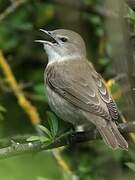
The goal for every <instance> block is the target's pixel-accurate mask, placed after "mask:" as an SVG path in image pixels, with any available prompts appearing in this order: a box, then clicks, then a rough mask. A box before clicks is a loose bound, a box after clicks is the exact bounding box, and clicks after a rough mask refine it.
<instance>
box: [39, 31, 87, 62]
mask: <svg viewBox="0 0 135 180" xmlns="http://www.w3.org/2000/svg"><path fill="white" fill-rule="evenodd" d="M40 30H41V31H42V32H44V33H46V34H47V35H48V36H49V37H50V40H36V42H40V43H43V45H44V49H45V50H46V53H47V55H48V58H49V63H50V62H54V61H62V60H68V59H80V58H82V57H86V47H85V43H84V40H83V39H82V37H81V36H80V35H79V34H78V33H76V32H74V31H71V30H65V29H57V30H54V31H46V30H43V29H40ZM82 59H84V58H82Z"/></svg>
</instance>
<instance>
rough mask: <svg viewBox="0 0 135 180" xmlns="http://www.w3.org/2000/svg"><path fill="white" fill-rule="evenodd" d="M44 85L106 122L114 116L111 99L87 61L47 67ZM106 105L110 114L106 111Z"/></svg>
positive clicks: (100, 79)
mask: <svg viewBox="0 0 135 180" xmlns="http://www.w3.org/2000/svg"><path fill="white" fill-rule="evenodd" d="M73 70H74V71H73ZM93 72H94V73H93ZM46 83H47V85H48V86H49V87H50V88H51V89H52V90H53V91H55V92H56V93H57V94H59V95H60V96H61V97H63V98H64V99H66V100H67V101H68V102H70V103H72V104H73V105H75V106H76V107H78V108H79V109H82V110H84V111H87V112H90V113H93V114H95V115H97V116H100V117H102V118H104V119H106V120H109V119H111V116H112V117H113V116H114V114H113V111H115V110H114V109H113V108H114V107H113V106H111V97H110V95H109V93H108V91H107V89H106V87H105V85H104V81H103V79H102V78H101V77H100V76H99V75H98V74H97V73H96V71H95V70H94V68H93V66H91V65H89V64H88V62H87V61H81V62H79V61H78V62H77V61H76V60H75V61H73V62H72V64H71V62H66V63H64V64H62V63H59V64H55V65H53V66H52V65H49V66H48V67H47V69H46ZM106 104H107V107H109V108H108V109H110V110H109V112H112V114H111V113H109V112H108V110H106V109H107V107H106ZM110 115H111V116H110Z"/></svg>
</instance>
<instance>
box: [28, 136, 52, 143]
mask: <svg viewBox="0 0 135 180" xmlns="http://www.w3.org/2000/svg"><path fill="white" fill-rule="evenodd" d="M26 141H40V142H47V141H49V139H48V138H47V137H45V136H31V137H29V138H28V139H27V140H26Z"/></svg>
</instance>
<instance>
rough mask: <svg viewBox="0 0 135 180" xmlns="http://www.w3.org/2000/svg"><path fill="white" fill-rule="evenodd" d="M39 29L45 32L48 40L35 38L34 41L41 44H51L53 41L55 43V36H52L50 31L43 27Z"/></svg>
mask: <svg viewBox="0 0 135 180" xmlns="http://www.w3.org/2000/svg"><path fill="white" fill-rule="evenodd" d="M39 30H40V31H42V32H44V33H45V34H47V35H48V36H49V38H50V39H49V40H47V41H46V40H35V42H39V43H43V44H48V45H52V44H54V43H57V44H58V42H57V40H56V38H55V37H54V36H53V34H52V33H51V32H50V31H46V30H44V29H39Z"/></svg>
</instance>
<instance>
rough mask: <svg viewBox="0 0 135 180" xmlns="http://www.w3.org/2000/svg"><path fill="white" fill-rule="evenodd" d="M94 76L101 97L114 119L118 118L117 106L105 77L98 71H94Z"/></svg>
mask: <svg viewBox="0 0 135 180" xmlns="http://www.w3.org/2000/svg"><path fill="white" fill-rule="evenodd" d="M92 76H93V78H94V80H95V82H96V84H97V87H98V91H99V94H100V97H101V98H102V100H103V101H104V102H105V103H106V105H107V108H108V111H109V113H110V115H111V118H112V119H114V120H116V119H118V116H119V114H118V110H117V106H116V104H115V102H114V100H113V98H112V96H111V94H110V92H109V91H108V90H107V88H106V85H105V82H104V80H103V78H102V77H101V76H100V75H99V74H98V73H97V72H96V71H94V72H93V74H92Z"/></svg>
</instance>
